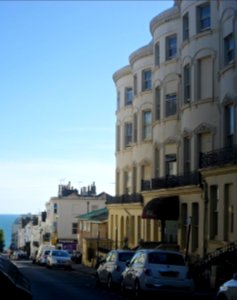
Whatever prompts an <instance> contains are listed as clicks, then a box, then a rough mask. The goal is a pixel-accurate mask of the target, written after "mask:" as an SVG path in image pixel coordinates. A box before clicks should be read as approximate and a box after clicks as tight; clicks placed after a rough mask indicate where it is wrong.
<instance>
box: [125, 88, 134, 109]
mask: <svg viewBox="0 0 237 300" xmlns="http://www.w3.org/2000/svg"><path fill="white" fill-rule="evenodd" d="M132 98H133V91H132V88H131V87H127V88H126V89H125V105H130V104H132Z"/></svg>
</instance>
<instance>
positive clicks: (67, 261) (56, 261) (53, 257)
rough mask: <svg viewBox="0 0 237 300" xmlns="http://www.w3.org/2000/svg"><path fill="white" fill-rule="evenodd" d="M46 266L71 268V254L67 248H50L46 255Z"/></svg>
mask: <svg viewBox="0 0 237 300" xmlns="http://www.w3.org/2000/svg"><path fill="white" fill-rule="evenodd" d="M46 267H48V268H54V267H55V268H64V269H71V268H72V259H71V256H70V254H69V253H68V251H67V250H59V249H54V250H50V252H49V254H48V256H47V261H46Z"/></svg>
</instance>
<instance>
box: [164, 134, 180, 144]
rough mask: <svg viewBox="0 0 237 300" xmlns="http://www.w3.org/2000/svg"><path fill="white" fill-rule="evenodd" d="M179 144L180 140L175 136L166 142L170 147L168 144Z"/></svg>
mask: <svg viewBox="0 0 237 300" xmlns="http://www.w3.org/2000/svg"><path fill="white" fill-rule="evenodd" d="M178 143H179V140H178V138H177V137H175V136H170V137H168V138H167V139H166V140H165V141H164V144H165V145H168V144H178Z"/></svg>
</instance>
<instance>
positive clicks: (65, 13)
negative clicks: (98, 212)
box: [0, 0, 174, 214]
mask: <svg viewBox="0 0 237 300" xmlns="http://www.w3.org/2000/svg"><path fill="white" fill-rule="evenodd" d="M173 4H174V2H173V0H171V1H168V0H163V1H162V0H156V1H155V0H153V1H110V0H107V1H98V0H97V1H88V0H87V1H76V0H75V1H56V0H55V1H34V0H32V1H30V0H28V1H19V0H18V1H17V0H16V1H4V0H1V1H0V43H1V47H0V105H1V117H0V138H1V140H0V214H25V213H32V214H35V213H39V212H41V211H43V210H45V203H46V202H47V201H49V200H50V198H51V197H56V196H57V194H58V185H59V184H68V183H69V182H70V183H71V186H72V187H73V188H75V189H78V190H79V191H80V189H81V188H82V187H88V186H90V185H91V184H92V183H95V185H96V191H97V194H99V193H101V192H106V193H108V194H110V195H112V196H113V195H115V168H116V161H115V124H116V87H115V84H114V81H113V74H114V73H115V72H116V71H118V70H119V69H121V68H123V67H125V66H126V65H128V64H129V56H130V54H131V53H133V52H134V51H136V50H137V49H139V48H141V47H143V46H145V45H147V44H148V43H149V42H150V41H151V40H152V36H151V33H150V27H149V26H150V21H151V20H152V19H153V18H154V17H155V16H156V15H158V14H159V13H161V12H163V11H164V10H166V9H168V8H170V7H172V6H173Z"/></svg>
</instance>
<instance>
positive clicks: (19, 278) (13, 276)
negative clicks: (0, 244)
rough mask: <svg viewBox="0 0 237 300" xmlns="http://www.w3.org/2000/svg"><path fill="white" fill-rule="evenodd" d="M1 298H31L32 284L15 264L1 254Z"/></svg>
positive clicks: (27, 299) (23, 299)
mask: <svg viewBox="0 0 237 300" xmlns="http://www.w3.org/2000/svg"><path fill="white" fill-rule="evenodd" d="M0 290H1V299H4V297H5V299H21V300H31V299H32V298H33V297H32V293H31V285H30V281H29V280H28V278H26V277H25V276H24V275H23V274H22V273H21V272H20V270H19V269H18V268H17V266H16V265H15V264H13V263H12V262H11V261H10V260H9V259H7V258H5V257H2V256H0Z"/></svg>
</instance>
